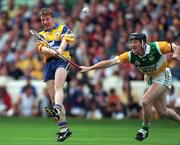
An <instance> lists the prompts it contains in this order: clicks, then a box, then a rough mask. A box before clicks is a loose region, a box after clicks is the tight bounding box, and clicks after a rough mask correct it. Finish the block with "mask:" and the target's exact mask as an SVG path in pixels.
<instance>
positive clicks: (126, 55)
mask: <svg viewBox="0 0 180 145" xmlns="http://www.w3.org/2000/svg"><path fill="white" fill-rule="evenodd" d="M115 59H116V62H117V63H128V62H129V52H124V53H122V54H120V55H119V56H116V57H115Z"/></svg>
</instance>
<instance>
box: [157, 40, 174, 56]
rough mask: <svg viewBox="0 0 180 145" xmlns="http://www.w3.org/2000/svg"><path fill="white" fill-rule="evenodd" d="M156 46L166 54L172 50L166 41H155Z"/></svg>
mask: <svg viewBox="0 0 180 145" xmlns="http://www.w3.org/2000/svg"><path fill="white" fill-rule="evenodd" d="M156 46H157V48H158V51H159V52H160V53H161V54H166V53H169V52H171V51H172V50H171V45H170V44H169V43H168V42H166V41H159V42H156Z"/></svg>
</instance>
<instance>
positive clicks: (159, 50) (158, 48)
mask: <svg viewBox="0 0 180 145" xmlns="http://www.w3.org/2000/svg"><path fill="white" fill-rule="evenodd" d="M155 44H156V47H157V50H158V52H159V54H161V55H163V54H162V52H161V49H160V47H159V44H158V42H155Z"/></svg>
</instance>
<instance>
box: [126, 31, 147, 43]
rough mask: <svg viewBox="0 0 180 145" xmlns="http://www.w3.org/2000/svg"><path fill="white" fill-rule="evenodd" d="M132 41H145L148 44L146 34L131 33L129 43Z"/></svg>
mask: <svg viewBox="0 0 180 145" xmlns="http://www.w3.org/2000/svg"><path fill="white" fill-rule="evenodd" d="M130 40H139V41H142V40H143V41H144V42H145V43H146V35H145V34H144V33H136V32H135V33H131V34H130V36H129V41H130Z"/></svg>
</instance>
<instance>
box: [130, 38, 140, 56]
mask: <svg viewBox="0 0 180 145" xmlns="http://www.w3.org/2000/svg"><path fill="white" fill-rule="evenodd" d="M129 43H130V46H131V48H132V51H133V53H135V54H141V52H142V44H141V42H140V41H139V40H130V42H129Z"/></svg>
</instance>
